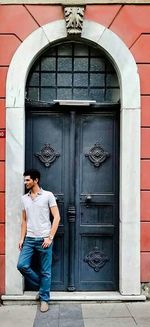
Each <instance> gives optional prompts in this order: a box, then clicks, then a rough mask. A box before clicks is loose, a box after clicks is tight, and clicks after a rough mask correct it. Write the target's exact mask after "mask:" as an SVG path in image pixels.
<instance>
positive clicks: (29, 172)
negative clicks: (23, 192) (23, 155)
mask: <svg viewBox="0 0 150 327" xmlns="http://www.w3.org/2000/svg"><path fill="white" fill-rule="evenodd" d="M23 176H30V177H31V179H33V181H35V179H36V178H38V181H40V177H41V174H40V172H39V171H38V170H37V169H27V170H26V171H25V172H24V174H23Z"/></svg>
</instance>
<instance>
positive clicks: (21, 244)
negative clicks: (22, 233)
mask: <svg viewBox="0 0 150 327" xmlns="http://www.w3.org/2000/svg"><path fill="white" fill-rule="evenodd" d="M23 242H24V241H23V240H20V242H19V245H18V248H19V250H20V251H21V250H22V246H23Z"/></svg>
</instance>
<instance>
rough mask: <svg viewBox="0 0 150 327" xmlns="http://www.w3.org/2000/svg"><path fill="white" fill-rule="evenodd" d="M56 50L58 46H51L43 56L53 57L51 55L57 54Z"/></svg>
mask: <svg viewBox="0 0 150 327" xmlns="http://www.w3.org/2000/svg"><path fill="white" fill-rule="evenodd" d="M56 50H57V47H51V48H48V50H46V51H45V52H44V54H43V57H51V56H56V55H57V54H56Z"/></svg>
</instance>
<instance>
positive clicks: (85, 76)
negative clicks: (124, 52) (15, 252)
mask: <svg viewBox="0 0 150 327" xmlns="http://www.w3.org/2000/svg"><path fill="white" fill-rule="evenodd" d="M26 94H27V101H26V168H27V169H28V168H31V167H32V168H33V167H34V168H36V169H39V170H40V171H41V175H42V187H43V188H45V189H47V190H51V191H52V192H53V193H54V194H55V196H56V198H57V202H58V206H59V208H60V212H61V224H60V226H59V230H58V233H57V236H56V238H55V240H54V257H53V269H52V289H53V290H72V291H73V290H81V291H83V290H84V291H93V290H94V291H100V290H103V291H105V290H118V284H119V277H118V276H119V264H118V262H119V195H118V192H119V112H120V110H119V109H120V108H119V107H120V105H119V98H120V90H119V84H118V78H117V75H116V72H115V70H114V68H113V66H112V64H111V62H110V60H109V59H108V58H107V57H106V55H105V54H104V53H103V52H102V51H100V50H98V49H96V48H94V47H92V46H88V45H87V44H86V43H84V42H82V43H79V42H78V43H77V42H66V43H65V42H63V43H62V44H59V45H55V46H52V47H49V48H48V50H46V51H44V53H43V54H42V55H41V56H40V57H39V58H38V59H37V60H36V62H35V63H34V65H33V67H32V68H31V70H30V72H29V76H28V79H27V86H26ZM56 100H57V101H56ZM66 100H67V101H66ZM69 100H71V102H70V104H69V102H68V101H69ZM72 100H75V101H72ZM62 101H63V103H64V105H62ZM65 101H66V105H65ZM76 101H77V102H76ZM78 101H79V102H78ZM82 101H83V102H82ZM88 101H89V105H88ZM77 104H78V105H77ZM90 104H91V105H90ZM26 288H28V285H27V283H26Z"/></svg>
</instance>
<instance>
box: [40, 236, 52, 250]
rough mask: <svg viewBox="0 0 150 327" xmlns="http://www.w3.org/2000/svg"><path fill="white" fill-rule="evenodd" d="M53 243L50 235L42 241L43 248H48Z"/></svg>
mask: <svg viewBox="0 0 150 327" xmlns="http://www.w3.org/2000/svg"><path fill="white" fill-rule="evenodd" d="M51 244H52V240H50V239H49V237H45V238H44V242H43V243H42V248H48V247H49V246H50V245H51Z"/></svg>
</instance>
